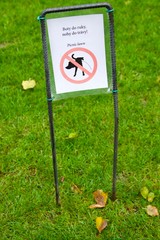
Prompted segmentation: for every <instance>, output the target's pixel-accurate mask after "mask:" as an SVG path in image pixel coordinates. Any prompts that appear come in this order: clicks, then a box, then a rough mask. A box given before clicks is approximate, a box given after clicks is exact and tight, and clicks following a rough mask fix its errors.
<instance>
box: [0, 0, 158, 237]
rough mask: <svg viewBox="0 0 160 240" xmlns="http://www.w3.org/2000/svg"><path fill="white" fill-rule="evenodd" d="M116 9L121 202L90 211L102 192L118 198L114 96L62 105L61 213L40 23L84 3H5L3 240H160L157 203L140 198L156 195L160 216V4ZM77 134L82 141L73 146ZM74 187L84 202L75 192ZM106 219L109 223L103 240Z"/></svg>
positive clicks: (57, 106)
mask: <svg viewBox="0 0 160 240" xmlns="http://www.w3.org/2000/svg"><path fill="white" fill-rule="evenodd" d="M91 2H92V1H91V0H90V1H88V3H91ZM98 2H101V1H98ZM84 3H86V1H84V0H83V1H82V0H81V1H79V4H84ZM110 3H111V4H112V6H113V7H114V9H115V15H114V16H115V33H116V35H115V36H116V38H115V41H116V54H117V76H118V88H119V110H120V126H119V152H118V173H117V175H118V176H117V200H116V201H115V202H112V201H111V200H110V199H109V201H108V204H107V206H106V207H105V208H104V209H102V210H100V209H96V210H91V209H89V208H88V206H90V205H91V204H92V203H93V202H94V200H93V196H92V192H93V191H95V190H97V189H103V190H104V191H106V192H109V195H111V188H112V158H113V99H112V95H100V96H86V97H78V98H74V99H65V100H61V101H57V102H54V103H53V109H54V120H55V132H56V145H57V160H58V172H59V180H60V196H61V207H57V206H56V204H55V193H54V187H53V170H52V158H51V148H50V134H49V125H48V113H47V103H46V91H45V77H44V67H43V53H42V42H41V32H40V24H39V23H38V22H37V20H36V18H37V16H38V15H40V13H41V11H42V10H44V9H45V8H49V7H59V6H68V5H74V4H75V3H74V1H68V2H64V1H50V0H49V1H47V3H46V1H42V0H41V1H30V0H28V1H18V2H16V1H9V0H6V1H2V2H1V3H0V9H1V19H0V21H1V22H0V34H1V36H0V65H1V71H0V79H1V82H0V85H1V88H0V97H1V100H0V102H1V104H0V105H1V118H0V126H1V132H0V138H1V154H0V157H1V169H0V176H1V199H2V200H1V201H2V204H1V239H2V240H6V239H13V240H24V239H26V240H30V239H35V240H50V239H55V240H71V239H73V240H76V239H77V240H81V239H85V240H94V239H102V240H103V239H105V240H106V239H107V240H120V239H121V240H122V239H127V240H130V239H131V240H132V239H141V240H143V239H145V240H146V239H147V240H152V239H154V240H155V239H159V238H160V232H159V229H158V227H159V217H149V216H148V215H147V214H146V212H145V208H146V206H147V205H148V204H149V203H147V201H146V200H144V199H143V198H142V197H141V196H140V193H139V192H140V189H141V187H143V186H147V187H148V188H149V190H150V191H153V192H154V193H155V195H156V198H155V200H154V202H153V203H152V205H154V206H156V207H157V208H159V201H158V200H159V196H160V195H159V175H160V150H159V146H160V141H159V134H160V131H159V118H160V110H159V106H160V96H159V95H160V94H159V88H160V81H159V78H160V70H159V66H160V59H159V52H160V44H159V31H158V30H159V24H160V20H159V7H160V2H159V0H154V1H149V0H145V1H138V0H134V1H133V0H126V1H123V0H117V1H115V0H112V1H111V2H110ZM29 78H32V79H35V80H36V82H37V86H36V88H35V89H34V90H31V91H23V90H22V88H21V83H22V81H23V80H27V79H29ZM72 132H77V133H78V137H77V138H75V139H67V136H68V135H69V134H70V133H72ZM62 178H63V179H64V181H61V179H62ZM74 184H75V185H77V186H78V187H79V189H80V190H81V192H80V193H76V192H75V191H73V188H72V186H73V185H74ZM159 211H160V208H159ZM97 216H102V217H103V218H105V219H107V220H108V227H107V229H105V230H104V231H103V232H102V234H101V236H100V237H99V238H97V236H96V234H97V230H96V227H95V219H96V217H97Z"/></svg>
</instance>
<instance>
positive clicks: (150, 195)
mask: <svg viewBox="0 0 160 240" xmlns="http://www.w3.org/2000/svg"><path fill="white" fill-rule="evenodd" d="M154 198H155V195H154V193H153V192H150V193H149V194H148V202H153V200H154Z"/></svg>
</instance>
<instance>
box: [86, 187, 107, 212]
mask: <svg viewBox="0 0 160 240" xmlns="http://www.w3.org/2000/svg"><path fill="white" fill-rule="evenodd" d="M93 196H94V199H95V201H96V203H97V204H92V205H91V206H90V207H89V208H103V207H105V205H106V202H107V199H108V193H105V192H103V190H97V191H95V192H94V193H93Z"/></svg>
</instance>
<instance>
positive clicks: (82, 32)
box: [47, 14, 108, 94]
mask: <svg viewBox="0 0 160 240" xmlns="http://www.w3.org/2000/svg"><path fill="white" fill-rule="evenodd" d="M47 27H48V35H49V43H50V49H51V58H52V64H53V72H54V78H55V87H56V93H57V94H61V93H68V92H76V91H84V90H91V89H100V88H108V79H107V69H106V56H105V40H104V23H103V14H92V15H82V16H73V17H64V18H56V19H48V20H47Z"/></svg>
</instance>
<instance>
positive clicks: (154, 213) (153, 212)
mask: <svg viewBox="0 0 160 240" xmlns="http://www.w3.org/2000/svg"><path fill="white" fill-rule="evenodd" d="M146 212H147V214H148V215H149V216H151V217H155V216H159V213H158V209H157V208H156V207H155V206H152V205H148V206H147V208H146Z"/></svg>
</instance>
